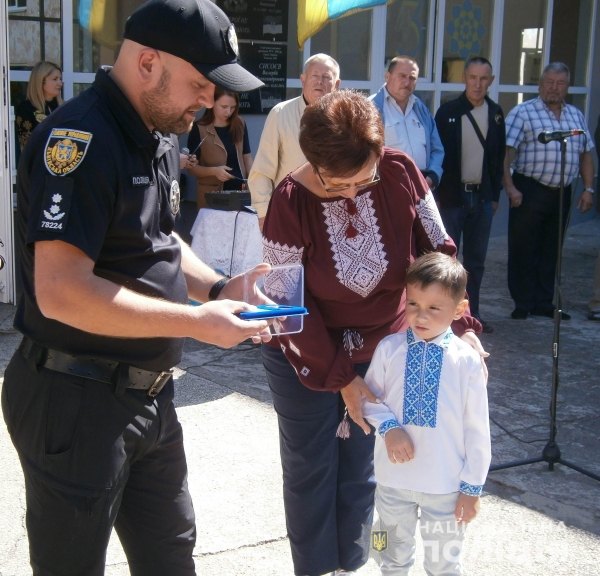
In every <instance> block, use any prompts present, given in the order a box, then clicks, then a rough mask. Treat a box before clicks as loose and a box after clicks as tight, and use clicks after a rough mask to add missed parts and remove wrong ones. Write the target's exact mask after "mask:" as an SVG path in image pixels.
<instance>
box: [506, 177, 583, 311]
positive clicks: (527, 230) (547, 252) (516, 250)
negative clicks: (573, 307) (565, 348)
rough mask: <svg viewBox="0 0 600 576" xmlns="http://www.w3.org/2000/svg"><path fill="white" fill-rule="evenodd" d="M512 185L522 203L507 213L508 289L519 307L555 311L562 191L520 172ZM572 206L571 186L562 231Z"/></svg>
mask: <svg viewBox="0 0 600 576" xmlns="http://www.w3.org/2000/svg"><path fill="white" fill-rule="evenodd" d="M513 182H514V184H515V186H516V187H517V190H519V191H520V192H521V193H522V194H523V201H522V203H521V205H520V206H518V207H517V208H511V209H510V211H509V214H508V289H509V290H510V295H511V297H512V299H513V300H514V302H515V307H516V308H518V309H520V310H523V311H525V312H532V311H538V312H548V311H551V310H554V304H553V300H554V279H555V274H556V259H557V256H558V218H559V216H558V214H559V204H560V203H559V192H558V190H553V189H551V188H548V187H547V186H544V185H542V184H540V183H539V182H537V181H536V180H534V179H533V178H529V177H527V176H523V175H522V174H519V173H517V172H515V173H514V174H513ZM570 206H571V186H566V187H565V194H564V200H563V222H562V227H563V232H564V229H565V226H566V222H567V217H568V214H569V207H570Z"/></svg>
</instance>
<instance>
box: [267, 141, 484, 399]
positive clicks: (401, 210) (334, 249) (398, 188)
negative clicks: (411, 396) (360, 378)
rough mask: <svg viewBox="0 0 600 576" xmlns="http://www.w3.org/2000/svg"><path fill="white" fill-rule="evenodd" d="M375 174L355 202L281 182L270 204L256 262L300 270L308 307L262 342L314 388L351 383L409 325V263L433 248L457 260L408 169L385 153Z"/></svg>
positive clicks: (467, 324) (470, 326) (409, 164)
mask: <svg viewBox="0 0 600 576" xmlns="http://www.w3.org/2000/svg"><path fill="white" fill-rule="evenodd" d="M379 174H380V178H381V180H380V181H379V182H378V183H377V184H375V185H373V186H372V187H371V188H368V189H366V190H363V191H361V192H359V193H358V195H357V196H356V198H354V199H353V200H350V199H345V198H339V197H337V198H330V199H327V198H321V197H319V196H317V195H315V194H313V193H312V192H310V191H309V190H308V189H306V188H305V187H304V186H303V185H302V184H300V183H299V182H297V181H296V180H294V178H293V176H292V175H289V176H288V177H287V178H285V179H284V180H282V182H281V183H280V184H279V186H278V187H277V189H276V190H275V192H274V193H273V197H272V199H271V203H270V205H269V210H268V212H267V216H266V219H265V225H264V230H263V259H264V261H265V262H268V263H270V264H272V265H276V264H289V263H301V264H302V265H303V266H304V281H305V292H304V301H305V306H306V307H307V308H308V310H309V315H308V316H305V318H304V330H303V331H302V332H300V333H298V334H291V335H286V336H278V337H275V338H273V340H272V341H271V342H270V343H269V344H270V345H271V346H276V347H277V346H280V347H281V349H282V350H283V352H284V354H285V356H286V358H287V359H288V360H289V362H290V363H291V364H292V366H293V367H294V368H295V369H296V372H297V373H298V376H299V378H300V380H301V382H302V383H303V384H304V385H305V386H307V387H309V388H312V389H314V390H330V391H338V390H340V389H341V388H343V387H344V386H346V385H347V384H349V383H350V382H351V381H352V380H353V379H354V377H355V376H356V374H355V373H354V370H353V364H354V363H355V362H367V361H369V360H371V358H372V356H373V353H374V351H375V348H376V346H377V344H378V343H379V341H380V340H381V339H382V338H384V337H385V336H388V335H389V334H392V333H395V332H399V331H402V330H405V329H406V328H407V325H406V322H405V317H404V300H405V295H404V288H405V277H406V269H407V268H408V266H409V264H410V263H411V262H413V261H414V260H415V258H417V257H418V256H420V255H421V254H424V253H426V252H431V251H433V250H438V251H440V252H443V253H445V254H449V255H451V256H454V255H455V254H456V248H455V246H454V243H453V242H452V240H451V238H450V237H449V236H448V234H447V233H446V231H445V229H444V225H443V224H442V220H441V218H440V215H439V213H438V210H437V207H436V205H435V201H434V199H433V195H432V194H431V192H430V191H429V188H428V186H427V183H426V182H425V180H424V179H423V176H422V175H421V172H420V171H419V169H418V168H417V167H416V166H415V164H414V162H413V161H412V160H411V159H410V158H409V157H408V156H406V155H405V154H403V153H402V152H398V151H396V150H392V149H391V148H384V149H383V152H382V155H381V159H380V163H379ZM286 280H287V281H288V282H290V281H291V282H293V281H294V279H292V278H289V279H286ZM276 283H277V280H275V281H273V282H272V283H271V284H267V285H266V286H265V290H266V292H267V294H269V293H279V294H281V292H282V286H278V285H275V284H276ZM452 329H453V331H454V332H455V334H457V335H458V336H461V335H462V334H463V333H464V332H465V331H468V330H473V331H475V332H480V329H481V327H480V324H479V322H478V321H477V320H476V319H475V318H472V317H471V316H469V315H466V316H465V317H463V318H462V319H461V320H458V321H456V322H454V323H453V324H452Z"/></svg>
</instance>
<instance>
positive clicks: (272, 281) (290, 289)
mask: <svg viewBox="0 0 600 576" xmlns="http://www.w3.org/2000/svg"><path fill="white" fill-rule="evenodd" d="M244 302H247V303H248V304H252V305H254V306H260V307H261V309H265V308H268V307H270V306H277V305H279V306H281V307H282V310H281V316H280V317H278V318H276V319H275V321H274V322H273V324H271V327H270V328H271V333H272V334H273V335H275V336H277V335H284V334H296V333H297V332H302V328H303V327H304V315H305V314H307V312H304V313H300V314H297V312H296V314H297V315H289V316H285V308H290V309H297V308H303V307H304V266H302V264H282V265H278V266H272V267H271V270H270V271H269V272H267V274H265V275H263V276H261V277H259V279H258V280H257V281H256V283H253V282H252V281H251V280H250V276H249V275H248V274H247V273H246V274H244Z"/></svg>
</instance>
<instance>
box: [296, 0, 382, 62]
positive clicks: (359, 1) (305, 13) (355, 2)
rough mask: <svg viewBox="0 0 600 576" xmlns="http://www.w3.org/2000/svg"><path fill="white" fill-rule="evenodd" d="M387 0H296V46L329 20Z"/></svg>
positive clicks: (301, 44) (372, 6) (300, 44)
mask: <svg viewBox="0 0 600 576" xmlns="http://www.w3.org/2000/svg"><path fill="white" fill-rule="evenodd" d="M388 1H389V0H298V48H299V49H300V50H302V47H303V46H304V42H306V40H308V39H309V38H310V37H311V36H313V35H314V34H316V33H317V32H318V31H319V30H321V28H323V27H324V26H325V25H326V24H327V23H328V22H330V21H331V20H335V19H336V18H341V17H342V16H349V15H350V14H354V12H359V11H361V10H369V9H370V8H374V7H375V6H381V5H382V4H387V3H388Z"/></svg>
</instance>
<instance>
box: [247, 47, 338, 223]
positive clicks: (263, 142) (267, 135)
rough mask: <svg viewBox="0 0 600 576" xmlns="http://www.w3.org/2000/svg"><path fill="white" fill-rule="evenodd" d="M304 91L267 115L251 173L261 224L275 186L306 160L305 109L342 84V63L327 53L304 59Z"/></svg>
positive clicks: (254, 201)
mask: <svg viewBox="0 0 600 576" xmlns="http://www.w3.org/2000/svg"><path fill="white" fill-rule="evenodd" d="M300 80H301V81H302V94H301V95H300V96H298V97H297V98H292V99H291V100H286V101H285V102H281V103H280V104H277V106H275V107H274V108H273V109H272V110H271V111H270V112H269V115H268V116H267V120H266V122H265V127H264V128H263V131H262V135H261V137H260V144H259V146H258V151H257V152H256V157H255V158H254V164H253V165H252V170H251V171H250V175H249V177H248V187H249V188H250V193H251V194H252V206H253V207H254V209H255V210H256V211H257V212H258V218H259V225H260V229H261V230H262V225H263V222H264V219H265V215H266V213H267V208H268V206H269V200H270V199H271V195H272V194H273V190H275V188H276V187H277V185H278V184H279V182H281V180H283V179H284V178H285V177H286V176H287V175H288V174H289V173H290V172H292V171H293V170H295V169H296V168H298V166H301V165H302V164H304V163H305V162H306V158H305V157H304V154H303V153H302V150H301V149H300V144H299V143H298V135H299V133H300V119H301V118H302V114H303V113H304V109H305V108H306V107H307V106H308V105H309V104H313V103H314V102H316V101H317V100H318V99H319V98H321V96H324V95H325V94H329V93H330V92H333V91H334V90H337V89H338V87H339V85H340V82H341V80H340V67H339V64H338V63H337V62H336V61H335V60H334V59H333V58H332V57H331V56H328V55H327V54H315V55H314V56H311V57H310V58H309V59H308V60H307V61H306V62H305V63H304V69H303V73H302V74H301V75H300Z"/></svg>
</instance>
